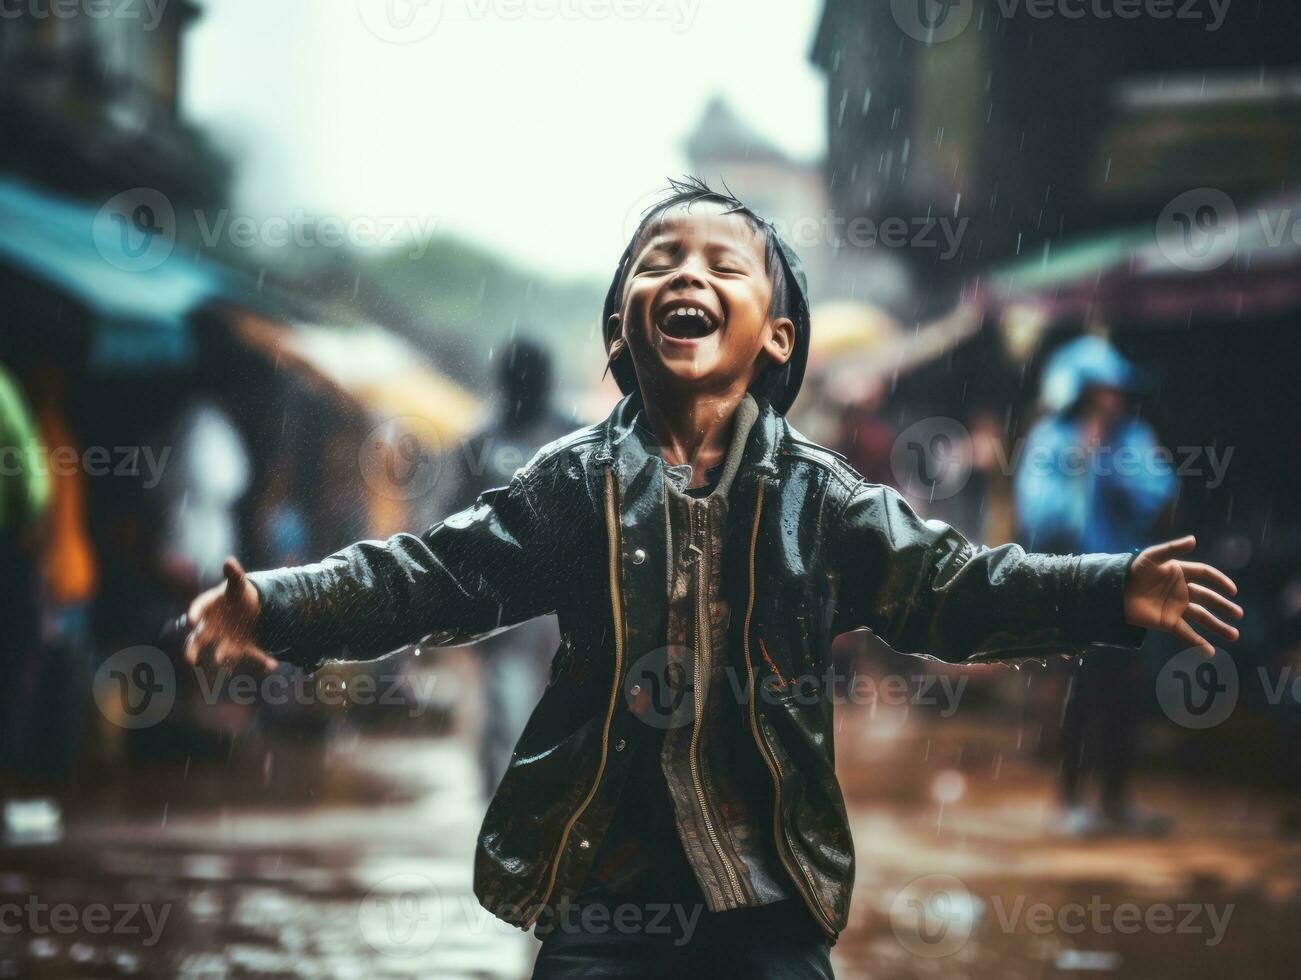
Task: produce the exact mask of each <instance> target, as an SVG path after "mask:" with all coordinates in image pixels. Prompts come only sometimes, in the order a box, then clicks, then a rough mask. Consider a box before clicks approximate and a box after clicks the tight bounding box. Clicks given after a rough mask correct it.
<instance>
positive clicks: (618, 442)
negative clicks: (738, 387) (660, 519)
mask: <svg viewBox="0 0 1301 980" xmlns="http://www.w3.org/2000/svg"><path fill="white" fill-rule="evenodd" d="M755 404H756V408H757V409H758V416H757V418H755V420H754V425H753V426H752V427H751V428H750V436H749V438H748V439H747V440H746V445H745V450H744V452H743V453H742V454H741V464H740V468H739V470H738V472H737V474H736V479H737V480H738V481H740V482H742V483H749V482H751V481H753V480H754V479H755V478H756V477H761V476H766V477H771V476H776V474H777V454H778V452H779V451H780V449H781V442H782V439H783V437H784V435H785V419H783V418H782V416H780V415H778V414H777V413H776V412H775V411H774V410H773V407H772V405H770V404H769V403H768V402H767V400H765V399H763V398H756V399H755ZM641 409H642V400H641V393H640V392H639V391H633V392H632V393H631V394H629V395H627V396H625V397H624V399H623V400H622V401H620V402H619V404H618V405H616V406H615V407H614V411H613V412H611V413H610V415H609V417H608V418H607V419H606V420H605V422H604V424H603V426H602V428H603V430H604V431H603V433H602V439H601V447H600V449H599V450H598V451H597V453H596V455H595V457H594V459H595V462H597V463H598V464H600V465H606V466H610V465H612V466H613V467H614V470H615V475H616V476H617V477H618V479H619V482H620V484H621V485H622V486H627V485H628V483H630V482H631V480H632V479H633V477H634V476H635V475H636V474H638V473H641V472H643V471H644V470H645V468H646V466H647V464H652V465H662V464H663V460H662V459H661V458H660V456H659V455H657V454H655V453H653V452H651V451H649V450H648V449H647V448H646V447H647V445H648V444H650V445H653V444H654V437H653V436H650V433H649V432H647V430H646V428H645V423H644V421H643V420H641V419H640V418H639V416H640V415H641ZM644 436H650V438H649V440H648V439H646V438H644Z"/></svg>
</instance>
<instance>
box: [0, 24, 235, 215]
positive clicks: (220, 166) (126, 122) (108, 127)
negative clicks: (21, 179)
mask: <svg viewBox="0 0 1301 980" xmlns="http://www.w3.org/2000/svg"><path fill="white" fill-rule="evenodd" d="M55 6H56V5H51V4H26V5H23V7H22V8H21V9H18V8H15V11H13V12H11V13H10V14H6V16H5V19H4V30H3V32H0V90H3V91H4V93H5V94H4V98H3V99H0V170H3V171H7V172H9V173H11V174H18V175H22V176H26V177H28V178H29V179H31V180H33V181H36V182H39V183H41V184H43V185H44V186H46V187H50V188H53V189H56V190H59V191H62V192H64V193H66V194H69V195H72V196H74V197H81V198H86V199H94V198H98V199H100V200H101V201H102V200H105V199H107V198H109V197H111V196H113V195H114V194H117V193H119V192H120V191H124V190H128V189H130V188H134V187H140V186H147V187H152V188H154V189H156V190H158V191H159V192H161V193H163V194H165V195H166V196H167V197H168V198H169V199H170V200H171V201H172V203H173V205H174V206H175V207H176V208H177V209H178V210H188V209H192V208H196V207H212V206H214V205H216V204H219V203H220V202H221V201H223V200H224V198H225V193H226V186H227V182H228V179H229V174H230V166H229V163H228V161H226V159H225V158H224V157H223V156H222V155H221V154H219V153H218V152H217V151H216V150H215V149H213V147H212V146H211V145H210V144H209V143H208V141H207V140H206V138H205V137H204V135H203V133H202V132H201V131H199V130H197V129H195V128H194V127H192V126H189V125H188V124H187V123H186V122H185V121H184V120H183V119H182V118H181V115H180V107H179V102H180V100H179V81H178V80H179V77H180V70H181V53H182V39H183V36H184V34H185V31H186V29H187V28H188V27H189V25H190V24H191V23H192V22H193V21H194V20H195V18H197V17H198V16H199V15H200V9H199V7H198V6H196V5H195V4H194V3H193V2H191V0H176V2H171V3H161V4H157V5H145V4H130V5H127V7H128V8H129V9H127V10H126V11H125V13H126V14H127V15H124V16H92V14H91V12H90V9H89V6H88V5H80V6H78V7H75V8H73V10H72V11H71V12H70V13H69V12H67V11H65V12H63V13H62V14H60V13H56V12H55V11H54V10H53V8H54V7H55ZM155 19H156V20H155Z"/></svg>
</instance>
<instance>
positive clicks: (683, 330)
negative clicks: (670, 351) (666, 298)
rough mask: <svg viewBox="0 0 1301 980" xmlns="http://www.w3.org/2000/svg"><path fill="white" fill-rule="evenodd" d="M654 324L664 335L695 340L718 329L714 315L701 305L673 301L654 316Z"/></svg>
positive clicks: (677, 338)
mask: <svg viewBox="0 0 1301 980" xmlns="http://www.w3.org/2000/svg"><path fill="white" fill-rule="evenodd" d="M655 325H656V326H657V327H658V328H659V330H660V332H661V333H663V334H664V335H665V336H668V337H672V338H674V339H676V340H695V339H697V338H699V337H708V336H709V335H710V334H711V333H713V332H714V331H715V330H717V329H718V321H717V320H716V319H715V317H714V315H713V314H712V313H710V312H709V311H708V310H706V309H705V308H704V307H702V306H693V305H691V304H689V303H673V304H671V305H669V306H666V307H664V309H662V310H661V311H660V312H659V314H658V315H657V316H656V317H655Z"/></svg>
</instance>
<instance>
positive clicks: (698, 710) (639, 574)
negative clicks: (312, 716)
mask: <svg viewBox="0 0 1301 980" xmlns="http://www.w3.org/2000/svg"><path fill="white" fill-rule="evenodd" d="M808 309H809V307H808V299H807V295H806V286H805V279H804V275H803V272H802V270H801V268H800V266H799V263H798V262H797V260H796V259H795V256H794V254H793V253H792V252H791V250H790V248H789V247H788V246H787V245H786V243H785V242H784V241H782V239H781V238H780V236H779V235H778V234H777V233H776V231H775V230H774V229H773V228H772V226H770V225H769V224H767V223H766V222H764V221H763V220H762V219H760V218H759V217H757V216H756V215H755V214H753V213H752V212H751V211H750V210H748V209H747V208H745V207H744V206H743V205H742V204H741V203H740V202H739V201H737V200H736V199H734V198H732V197H731V196H730V195H727V194H721V193H717V192H715V191H712V190H710V189H709V188H708V187H707V186H705V185H704V184H703V183H700V182H698V181H689V182H673V184H672V186H671V188H670V193H669V195H668V196H667V197H666V199H665V200H664V201H663V202H661V203H660V204H659V205H657V206H656V207H654V208H653V209H651V211H650V212H649V213H648V214H647V216H646V217H645V218H644V219H643V221H642V223H641V225H640V227H639V228H638V229H637V231H636V233H635V234H634V235H633V238H632V241H631V242H630V243H629V245H628V248H627V249H626V250H625V252H624V255H623V258H622V259H621V261H620V263H619V266H618V269H617V271H616V273H615V276H614V280H613V282H612V283H611V286H610V291H609V294H608V296H607V298H606V304H605V312H604V324H605V339H606V348H607V350H608V352H609V358H610V369H611V370H612V371H613V373H614V376H615V378H616V380H617V381H618V382H619V385H620V387H621V388H622V390H623V391H624V392H625V394H626V397H625V398H624V400H623V401H622V402H621V403H620V404H619V406H618V407H617V408H616V409H615V410H614V412H613V413H612V414H611V415H610V417H609V418H608V419H607V420H606V421H605V422H603V423H600V424H598V425H594V426H591V427H589V428H587V429H583V430H580V431H578V432H576V433H574V434H572V435H570V436H568V437H566V438H564V439H561V440H559V441H558V442H555V443H553V444H551V445H550V446H548V447H546V448H544V449H543V450H541V451H540V452H539V453H538V455H537V456H535V457H534V458H533V460H531V461H530V462H529V463H528V464H527V465H526V466H525V467H523V468H522V469H521V470H519V471H518V472H517V473H516V474H515V475H514V477H513V478H512V479H511V481H510V483H509V485H508V486H505V487H502V488H500V489H497V490H493V491H489V492H488V493H485V494H483V496H481V497H480V498H479V500H478V502H477V503H476V504H475V506H474V507H472V508H470V509H469V510H466V511H463V512H461V513H459V514H457V515H454V516H453V517H450V518H448V519H447V520H445V521H444V522H442V523H441V524H439V525H436V526H435V527H433V528H431V529H430V530H429V531H427V532H426V533H425V534H424V535H423V536H421V537H416V536H413V535H409V534H400V535H396V536H395V537H393V538H390V539H389V540H388V541H387V542H383V543H381V542H374V541H371V542H361V543H359V544H356V545H353V546H352V547H350V548H347V549H345V550H344V551H341V552H339V553H338V554H336V555H333V556H331V557H329V558H327V559H326V560H325V561H324V562H322V563H320V564H317V565H310V566H307V567H305V568H294V569H281V570H279V571H274V572H262V573H255V574H252V575H245V573H244V572H243V571H242V569H240V567H239V565H238V563H237V562H235V561H234V560H233V559H232V560H230V561H229V562H228V564H227V569H226V572H227V582H226V585H225V586H224V587H222V588H217V589H214V590H211V591H209V592H207V593H204V594H203V595H201V596H199V597H198V598H197V599H196V600H195V601H194V603H193V604H192V606H191V608H190V610H189V616H188V618H189V622H190V623H191V624H192V625H193V633H192V635H191V636H190V638H189V639H188V641H187V645H186V656H187V658H188V659H189V660H190V662H191V663H194V662H198V661H199V660H204V661H214V662H233V661H237V660H248V661H250V662H252V663H254V664H256V665H259V666H261V667H263V668H267V669H270V668H273V667H274V666H275V665H276V662H277V658H283V659H287V660H289V661H291V662H293V663H296V664H300V665H302V666H304V667H307V668H309V669H311V668H313V667H314V666H315V665H317V664H319V663H320V662H321V661H322V660H323V659H325V658H326V657H327V656H335V657H337V656H345V657H351V658H366V657H374V656H377V655H379V654H382V653H383V652H385V651H388V650H392V649H394V648H396V647H399V646H401V645H404V644H407V643H410V642H412V641H414V640H416V639H418V638H420V637H422V636H426V635H431V634H432V636H433V642H435V643H452V642H463V641H465V640H466V639H468V638H470V637H473V636H480V635H483V634H486V633H490V632H493V631H495V630H498V629H501V628H505V627H508V626H510V625H512V624H514V623H518V622H521V621H523V620H526V619H528V618H530V617H533V616H537V615H540V614H542V613H547V612H555V613H556V614H557V616H558V617H559V623H560V630H561V636H562V642H561V645H560V649H559V650H558V651H557V653H556V655H555V658H554V659H553V661H552V666H551V678H550V682H549V684H548V686H547V690H546V693H545V694H544V695H543V697H542V699H541V701H540V702H539V703H538V706H537V708H536V709H535V710H534V712H533V715H532V717H531V718H530V719H529V723H528V725H527V727H526V728H525V730H524V733H523V735H522V736H521V737H520V741H519V744H518V745H517V747H516V750H515V754H514V756H513V758H512V760H511V764H510V768H509V769H508V771H507V773H506V776H505V778H504V779H503V780H502V783H501V785H500V787H499V788H498V790H497V794H496V796H495V797H494V799H493V801H492V803H491V805H490V806H489V808H488V812H487V815H486V817H485V819H484V823H483V828H482V831H481V834H480V838H479V846H478V850H477V854H476V858H475V892H476V895H477V896H478V898H479V900H480V902H482V903H483V904H484V906H485V907H487V908H488V909H490V910H491V911H492V912H493V913H494V914H496V915H498V916H500V917H501V918H503V919H505V920H507V921H509V922H512V923H514V924H515V925H518V926H520V927H521V928H524V929H527V928H529V927H531V926H533V925H534V924H536V923H540V924H541V925H543V926H547V925H550V924H553V923H554V920H555V916H556V915H557V914H560V915H562V916H563V924H562V925H559V926H555V927H554V928H552V929H550V930H549V935H547V937H546V940H545V942H544V943H543V947H542V949H541V951H540V953H539V956H538V960H537V964H536V966H535V974H534V975H535V976H536V977H560V976H606V977H609V976H638V977H647V976H660V975H665V976H668V975H674V974H676V975H678V976H683V975H689V976H699V975H704V974H706V973H707V972H708V971H711V970H712V971H714V972H715V973H717V974H718V975H733V974H735V975H739V976H746V977H788V976H809V977H829V976H830V975H831V970H830V964H829V958H828V951H829V948H830V945H831V943H833V942H834V941H835V939H836V937H837V935H838V934H839V933H840V931H841V930H842V929H843V928H844V926H845V923H846V921H847V918H848V911H849V895H850V889H851V885H852V881H853V874H854V850H853V845H852V842H851V840H850V835H849V827H848V823H847V820H846V816H845V809H844V803H843V800H842V797H841V793H840V789H839V786H838V784H837V782H836V775H835V765H834V758H833V747H832V746H833V729H832V718H831V704H830V699H829V697H828V695H829V693H830V692H828V691H827V690H825V673H826V667H827V664H828V663H829V656H830V645H831V639H832V637H833V636H835V635H836V634H837V633H840V632H843V631H845V630H849V629H856V628H870V629H872V630H874V631H875V632H876V633H877V634H878V635H880V636H881V637H882V638H883V639H885V640H887V641H888V642H889V643H890V644H891V645H893V646H894V647H895V648H897V649H900V650H903V651H907V652H916V653H921V654H925V655H929V656H934V657H938V658H941V659H943V660H946V661H949V662H964V661H971V660H975V659H997V658H1000V657H1024V656H1038V655H1042V654H1046V653H1053V652H1061V651H1063V650H1064V649H1074V650H1083V648H1085V647H1087V646H1089V645H1091V644H1094V643H1108V644H1112V645H1115V644H1123V645H1126V646H1130V647H1137V646H1138V644H1139V642H1140V640H1141V637H1142V630H1143V629H1144V628H1152V629H1164V630H1168V631H1170V632H1173V633H1175V634H1176V635H1178V636H1179V637H1180V638H1181V639H1182V640H1183V641H1184V642H1185V643H1187V644H1189V645H1194V646H1198V647H1200V648H1202V649H1203V650H1206V651H1207V652H1210V651H1211V650H1212V649H1213V648H1212V646H1211V644H1210V643H1209V642H1208V641H1206V640H1204V639H1202V638H1201V637H1200V636H1199V635H1198V634H1197V633H1196V632H1194V630H1193V629H1192V626H1191V625H1190V623H1196V624H1198V625H1201V626H1203V627H1205V628H1207V629H1208V630H1210V631H1211V632H1212V633H1214V634H1216V635H1218V636H1221V637H1223V638H1225V639H1233V638H1234V637H1236V635H1237V631H1236V630H1235V629H1234V628H1233V627H1231V626H1228V625H1227V624H1225V623H1224V622H1223V621H1221V620H1220V619H1219V618H1218V616H1217V613H1218V615H1220V616H1223V615H1227V616H1233V617H1237V616H1240V615H1241V610H1239V609H1238V607H1237V606H1236V605H1234V604H1233V603H1232V602H1230V601H1229V600H1228V599H1227V598H1224V597H1223V596H1222V595H1220V593H1219V592H1218V591H1216V589H1219V590H1220V591H1223V592H1227V593H1230V594H1232V593H1233V592H1235V591H1236V590H1235V587H1234V585H1233V583H1232V582H1230V581H1229V579H1228V578H1227V577H1226V576H1225V575H1223V574H1222V573H1221V572H1219V571H1217V570H1216V569H1214V568H1211V567H1210V566H1207V565H1203V564H1199V563H1195V562H1187V561H1182V560H1180V559H1179V557H1178V556H1179V555H1181V554H1185V553H1187V552H1188V551H1189V550H1191V548H1192V547H1193V544H1194V542H1193V540H1192V538H1184V539H1181V540H1179V541H1172V542H1167V543H1165V544H1162V545H1158V546H1156V547H1154V548H1150V549H1148V550H1147V551H1144V552H1142V553H1141V554H1139V555H1137V556H1132V555H1127V554H1122V555H1088V556H1084V557H1050V556H1045V555H1028V554H1026V553H1025V552H1024V551H1022V550H1021V549H1020V548H1019V547H1016V546H1014V545H1008V546H1004V547H1001V548H995V549H984V548H980V547H977V546H974V545H972V544H970V543H969V542H968V541H967V540H966V539H964V538H963V537H962V536H961V535H960V534H958V533H957V532H956V531H954V530H953V529H952V528H949V527H947V526H945V525H943V524H940V523H938V522H934V521H923V520H922V519H920V518H919V517H918V516H917V515H916V514H914V513H913V511H912V510H911V509H910V508H909V507H908V505H907V504H906V503H905V502H904V501H903V500H902V499H901V498H900V497H899V495H898V494H896V493H895V492H893V491H892V490H890V489H888V488H885V487H882V486H879V485H875V484H869V483H867V482H866V481H863V480H861V479H860V478H859V477H858V475H857V474H856V473H854V472H853V471H852V470H851V469H850V467H849V466H848V465H847V464H846V463H845V462H844V461H843V459H842V458H841V457H839V456H838V455H837V454H835V453H832V452H830V451H828V450H826V449H823V448H821V447H819V446H816V445H813V444H811V443H809V442H807V441H806V440H804V439H803V438H802V437H801V436H800V435H798V434H797V433H796V432H794V431H793V430H792V429H791V427H790V426H789V425H788V424H787V422H786V420H785V417H784V413H785V412H786V410H787V409H788V408H789V407H790V404H791V402H792V401H793V400H794V398H795V394H796V392H797V391H798V389H799V385H800V381H801V379H802V375H803V371H804V364H805V359H806V355H807V351H808V339H809V314H808ZM1212 610H1214V611H1212ZM688 679H689V680H688ZM665 683H667V684H668V686H669V687H670V688H671V689H673V693H674V694H675V695H677V696H680V698H681V700H680V701H679V702H678V703H676V704H674V705H673V708H672V711H671V712H669V713H667V714H666V713H665V712H664V710H663V703H664V693H665V692H664V690H663V685H664V684H665ZM573 903H576V904H577V906H579V907H582V908H588V909H591V908H595V909H597V910H598V911H599V910H601V909H602V908H604V909H605V911H606V912H607V914H606V915H605V916H604V917H601V916H577V917H575V916H573V915H564V914H563V913H564V910H565V909H566V908H568V907H570V906H571V905H572V904H573ZM664 903H667V904H670V905H671V906H672V907H673V908H674V909H676V910H677V912H678V913H679V914H678V916H677V917H676V919H674V918H673V917H670V919H671V920H673V921H677V922H678V923H680V925H681V929H680V930H675V931H674V932H673V933H672V935H671V937H669V938H665V934H664V932H663V931H662V930H660V931H653V930H652V929H651V928H650V925H649V923H650V921H651V919H650V917H649V916H647V917H638V916H637V915H636V914H635V913H636V912H637V911H638V910H646V909H649V908H650V906H651V905H652V904H664ZM702 903H703V905H704V907H705V908H706V909H707V911H705V912H703V913H700V912H699V906H700V905H701V904H702ZM612 904H614V905H615V906H617V910H616V914H615V916H614V918H613V922H614V923H615V925H614V926H613V927H612V925H611V922H612V919H611V916H610V915H609V914H608V913H609V911H610V907H611V905H612ZM693 905H694V911H695V913H697V914H693V913H692V911H690V910H691V909H692V907H693ZM628 909H631V910H632V913H629V912H628V911H627V910H628ZM684 910H687V911H685V913H684ZM620 915H623V919H622V921H623V922H624V924H625V926H627V924H628V923H630V922H633V921H634V920H635V921H636V922H639V923H641V924H642V925H643V926H644V928H641V929H635V928H627V927H625V928H622V929H621V928H618V925H617V924H618V923H619V922H620V921H621V920H620Z"/></svg>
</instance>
